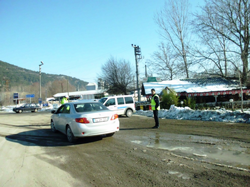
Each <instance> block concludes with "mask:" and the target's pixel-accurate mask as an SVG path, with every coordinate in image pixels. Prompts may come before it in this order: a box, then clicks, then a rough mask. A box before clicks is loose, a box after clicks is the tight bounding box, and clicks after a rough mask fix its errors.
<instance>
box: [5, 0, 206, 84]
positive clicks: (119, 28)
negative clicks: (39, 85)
mask: <svg viewBox="0 0 250 187" xmlns="http://www.w3.org/2000/svg"><path fill="white" fill-rule="evenodd" d="M202 1H203V0H194V1H192V2H191V3H192V7H193V8H195V7H196V6H197V5H198V3H201V2H202ZM164 2H165V1H164V0H154V1H153V0H0V25H1V29H0V44H1V45H0V60H2V61H4V62H8V63H10V64H13V65H17V66H19V67H22V68H26V69H30V70H33V71H38V70H39V64H40V61H43V62H44V65H43V66H42V72H44V73H51V74H65V75H68V76H72V77H76V78H79V79H81V80H84V81H87V82H96V80H97V75H98V74H100V73H101V66H102V65H103V64H104V63H105V62H107V60H108V59H109V58H110V57H111V56H113V57H115V58H117V59H125V60H127V61H130V63H131V65H132V66H133V67H134V68H135V60H134V51H133V48H132V46H131V44H136V45H139V46H140V47H141V51H142V56H143V57H144V59H143V60H141V61H140V64H139V67H140V77H143V76H144V69H143V68H144V66H145V61H146V60H147V59H149V58H150V57H151V55H152V54H153V52H154V51H156V50H157V46H158V44H159V42H160V41H161V38H160V36H159V34H158V31H157V30H158V27H157V25H156V23H155V21H154V15H155V14H156V13H157V12H158V11H160V10H161V9H162V7H163V5H164Z"/></svg>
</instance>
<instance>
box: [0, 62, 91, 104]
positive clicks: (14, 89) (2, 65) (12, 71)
mask: <svg viewBox="0 0 250 187" xmlns="http://www.w3.org/2000/svg"><path fill="white" fill-rule="evenodd" d="M87 84H88V82H85V81H82V80H80V79H77V78H73V77H70V76H66V75H55V74H47V73H42V79H41V97H42V98H43V100H44V99H45V98H47V97H52V96H53V95H54V94H56V93H61V92H73V91H77V90H79V91H83V90H86V89H85V86H86V85H87ZM39 85H40V80H39V72H38V71H31V70H28V69H24V68H21V67H18V66H14V65H11V64H9V63H6V62H3V61H0V91H1V92H0V104H1V103H6V102H7V103H12V101H13V96H12V95H13V93H19V97H20V98H25V96H26V94H35V98H34V99H33V100H34V102H37V101H38V98H39Z"/></svg>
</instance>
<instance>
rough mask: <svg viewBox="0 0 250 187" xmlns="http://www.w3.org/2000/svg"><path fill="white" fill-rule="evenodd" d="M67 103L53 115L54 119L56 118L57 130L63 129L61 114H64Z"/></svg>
mask: <svg viewBox="0 0 250 187" xmlns="http://www.w3.org/2000/svg"><path fill="white" fill-rule="evenodd" d="M64 108H65V105H62V106H60V108H58V110H57V111H56V113H55V114H54V115H53V120H54V124H55V127H56V129H57V130H59V131H62V130H61V127H62V125H61V123H62V121H61V115H62V114H63V111H64Z"/></svg>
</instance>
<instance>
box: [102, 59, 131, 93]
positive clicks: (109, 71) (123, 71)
mask: <svg viewBox="0 0 250 187" xmlns="http://www.w3.org/2000/svg"><path fill="white" fill-rule="evenodd" d="M101 78H102V79H103V80H104V81H105V82H106V83H108V84H109V90H108V92H109V93H112V94H121V93H122V94H127V91H128V87H129V86H130V85H131V84H132V83H133V72H132V69H131V67H130V63H129V62H127V61H125V60H119V61H118V60H116V59H114V58H113V57H111V58H110V59H109V60H108V61H107V62H106V63H105V64H104V65H103V66H102V75H101Z"/></svg>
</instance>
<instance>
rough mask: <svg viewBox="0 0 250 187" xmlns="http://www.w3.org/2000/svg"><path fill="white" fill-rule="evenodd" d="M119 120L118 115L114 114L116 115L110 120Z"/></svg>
mask: <svg viewBox="0 0 250 187" xmlns="http://www.w3.org/2000/svg"><path fill="white" fill-rule="evenodd" d="M117 118H118V115H117V114H114V115H113V116H112V117H111V119H110V120H115V119H117Z"/></svg>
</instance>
